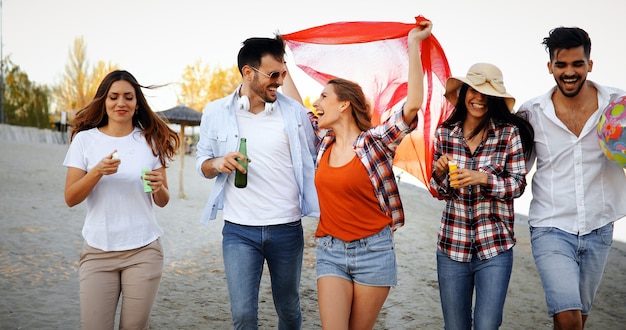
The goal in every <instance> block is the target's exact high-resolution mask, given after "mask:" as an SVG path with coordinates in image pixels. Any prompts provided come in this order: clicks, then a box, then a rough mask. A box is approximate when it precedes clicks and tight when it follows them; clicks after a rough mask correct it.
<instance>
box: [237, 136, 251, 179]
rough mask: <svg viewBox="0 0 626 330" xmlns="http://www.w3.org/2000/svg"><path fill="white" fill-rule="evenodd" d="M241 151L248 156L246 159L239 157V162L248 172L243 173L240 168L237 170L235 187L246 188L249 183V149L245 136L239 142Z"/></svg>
mask: <svg viewBox="0 0 626 330" xmlns="http://www.w3.org/2000/svg"><path fill="white" fill-rule="evenodd" d="M239 152H240V153H242V154H243V155H244V156H245V157H246V159H245V160H243V159H241V158H237V161H238V162H239V164H241V166H243V168H245V169H246V173H241V171H239V170H237V171H236V172H235V187H237V188H245V187H246V186H247V185H248V150H247V148H246V138H244V137H242V138H241V141H240V142H239Z"/></svg>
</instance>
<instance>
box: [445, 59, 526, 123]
mask: <svg viewBox="0 0 626 330" xmlns="http://www.w3.org/2000/svg"><path fill="white" fill-rule="evenodd" d="M464 83H465V84H467V85H469V86H470V87H472V88H473V89H475V90H477V91H478V92H479V93H481V94H484V95H490V96H495V97H502V98H504V102H505V103H506V106H507V107H508V108H509V110H511V111H512V110H513V105H515V98H514V97H513V96H511V95H510V94H508V93H507V92H506V88H505V87H504V79H503V78H502V71H500V69H498V67H497V66H495V65H493V64H489V63H476V64H474V65H472V66H471V67H470V68H469V70H468V71H467V75H466V76H465V77H450V78H448V80H447V81H446V93H445V94H444V95H445V97H446V98H447V99H448V101H449V102H450V103H452V104H453V105H456V101H457V100H458V98H459V90H460V89H461V86H463V84H464Z"/></svg>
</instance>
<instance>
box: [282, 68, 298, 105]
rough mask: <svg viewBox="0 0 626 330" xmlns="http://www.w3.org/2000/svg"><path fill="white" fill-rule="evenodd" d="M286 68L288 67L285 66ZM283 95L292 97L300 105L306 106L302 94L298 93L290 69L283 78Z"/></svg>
mask: <svg viewBox="0 0 626 330" xmlns="http://www.w3.org/2000/svg"><path fill="white" fill-rule="evenodd" d="M285 68H287V65H286V64H285ZM281 89H282V91H283V94H285V95H286V96H289V97H291V98H292V99H294V100H296V101H298V102H299V103H300V104H302V105H304V101H302V96H301V95H300V92H298V88H297V87H296V83H295V82H294V81H293V78H291V73H290V72H289V68H287V75H285V78H283V85H282V86H281Z"/></svg>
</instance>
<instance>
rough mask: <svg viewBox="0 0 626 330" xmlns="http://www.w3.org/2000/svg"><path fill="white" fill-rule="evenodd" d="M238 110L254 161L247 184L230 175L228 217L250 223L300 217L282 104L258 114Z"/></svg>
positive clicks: (281, 221) (267, 223)
mask: <svg viewBox="0 0 626 330" xmlns="http://www.w3.org/2000/svg"><path fill="white" fill-rule="evenodd" d="M235 113H236V116H237V124H238V126H239V134H240V136H241V137H245V138H246V141H247V151H248V157H249V158H250V159H251V162H250V163H249V164H248V185H247V186H246V188H243V189H242V188H236V187H235V183H234V181H235V175H234V174H233V175H229V176H228V179H227V181H226V186H225V188H224V189H225V190H224V211H223V218H224V220H228V221H230V222H234V223H237V224H240V225H246V226H270V225H279V224H285V223H290V222H294V221H296V220H299V219H300V218H301V210H300V202H299V190H298V184H297V183H296V177H295V176H294V169H293V165H292V162H291V153H290V151H289V139H288V137H287V131H286V130H285V124H284V120H283V115H282V110H281V109H280V106H279V105H278V104H274V111H273V112H272V113H271V114H268V113H266V112H260V113H258V114H256V115H255V114H253V113H251V112H248V111H244V110H239V109H238V110H235Z"/></svg>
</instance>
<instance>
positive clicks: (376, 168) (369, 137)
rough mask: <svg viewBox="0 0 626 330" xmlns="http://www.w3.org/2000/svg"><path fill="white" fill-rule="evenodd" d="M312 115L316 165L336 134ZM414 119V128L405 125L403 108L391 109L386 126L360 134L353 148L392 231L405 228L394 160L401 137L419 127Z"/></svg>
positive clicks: (412, 125)
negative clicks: (321, 126)
mask: <svg viewBox="0 0 626 330" xmlns="http://www.w3.org/2000/svg"><path fill="white" fill-rule="evenodd" d="M309 116H310V117H311V123H312V124H313V128H314V129H315V132H316V134H317V137H318V141H317V142H318V143H317V144H316V146H317V159H316V161H315V164H316V166H317V164H318V163H319V161H320V159H321V158H322V155H323V154H324V152H325V151H326V149H327V148H328V147H329V146H330V145H331V144H332V143H333V142H334V141H335V134H334V132H333V131H332V130H326V129H320V128H319V127H318V125H317V117H316V116H315V115H314V114H313V113H312V112H309ZM415 118H416V119H415V120H414V121H413V122H412V123H411V125H407V124H406V123H405V122H404V116H403V107H401V108H398V109H394V110H391V113H390V115H389V117H388V118H387V119H386V120H385V121H384V122H383V123H381V124H380V125H379V126H376V127H373V128H370V129H369V130H367V131H364V132H361V134H359V136H358V137H357V139H356V141H355V142H354V145H353V148H354V151H355V152H356V155H357V157H359V159H360V160H361V163H363V166H365V169H366V170H367V174H368V176H369V178H370V181H371V182H372V188H373V189H374V193H375V194H376V197H377V198H378V203H379V204H380V209H381V210H382V211H383V212H385V214H387V215H388V216H389V217H390V218H391V228H392V229H393V230H396V229H398V228H400V227H402V226H403V225H404V211H403V209H402V201H401V200H400V193H399V192H398V183H397V182H396V177H395V175H394V173H393V164H392V163H393V157H394V155H395V152H396V148H397V147H398V145H399V144H400V142H402V138H404V137H405V136H406V135H408V134H409V133H411V131H413V130H414V129H415V128H416V127H417V117H415Z"/></svg>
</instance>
